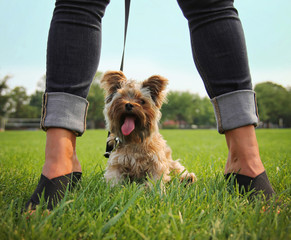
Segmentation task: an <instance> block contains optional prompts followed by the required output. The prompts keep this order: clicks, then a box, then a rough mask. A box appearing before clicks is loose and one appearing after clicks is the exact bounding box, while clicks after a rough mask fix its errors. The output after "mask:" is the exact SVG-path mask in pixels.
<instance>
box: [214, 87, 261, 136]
mask: <svg viewBox="0 0 291 240" xmlns="http://www.w3.org/2000/svg"><path fill="white" fill-rule="evenodd" d="M211 102H212V104H213V107H214V112H215V118H216V123H217V129H218V132H219V133H224V132H225V131H227V130H232V129H235V128H239V127H243V126H248V125H254V126H257V125H258V121H259V118H258V111H257V103H256V94H255V92H254V91H252V90H239V91H235V92H231V93H226V94H223V95H220V96H218V97H214V98H213V99H211Z"/></svg>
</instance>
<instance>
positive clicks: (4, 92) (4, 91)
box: [0, 76, 10, 117]
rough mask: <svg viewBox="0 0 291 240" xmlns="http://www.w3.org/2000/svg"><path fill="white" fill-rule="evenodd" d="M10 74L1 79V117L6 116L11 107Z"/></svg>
mask: <svg viewBox="0 0 291 240" xmlns="http://www.w3.org/2000/svg"><path fill="white" fill-rule="evenodd" d="M9 78H10V76H5V77H4V78H3V79H1V80H0V117H1V116H2V117H5V116H6V115H7V111H8V109H9V102H8V101H9V92H8V90H9V87H8V84H7V82H8V80H9Z"/></svg>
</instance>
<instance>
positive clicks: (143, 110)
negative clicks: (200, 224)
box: [101, 71, 196, 185]
mask: <svg viewBox="0 0 291 240" xmlns="http://www.w3.org/2000/svg"><path fill="white" fill-rule="evenodd" d="M167 84H168V80H167V79H165V78H163V77H161V76H158V75H155V76H152V77H150V78H148V79H147V80H145V81H143V82H142V83H138V82H136V81H134V80H127V79H126V77H125V76H124V74H123V73H122V72H121V71H109V72H106V73H105V75H104V76H103V78H102V80H101V87H102V88H103V89H104V90H105V92H106V99H105V108H104V115H105V120H106V126H107V128H108V130H109V131H110V132H111V134H110V136H109V137H108V142H109V144H111V145H114V144H115V141H114V139H115V138H116V137H118V138H119V139H120V144H119V145H118V146H117V147H116V149H115V151H113V152H112V153H111V154H110V157H109V160H108V165H107V168H106V172H105V179H106V181H107V182H110V184H111V185H115V184H117V183H120V182H121V181H122V180H124V179H125V178H126V177H129V178H130V179H132V180H140V179H144V178H147V177H148V178H151V179H152V180H154V181H157V180H159V179H161V178H162V180H163V182H168V181H170V179H171V177H170V173H171V172H173V173H175V174H179V176H180V178H181V179H182V180H183V179H187V180H189V181H191V182H194V181H195V179H196V177H195V174H194V173H189V172H188V171H187V170H186V169H185V168H184V167H183V166H182V165H181V164H180V163H179V162H178V161H173V160H172V156H171V149H170V148H169V147H168V146H167V144H166V141H165V140H164V139H163V137H162V136H161V134H160V133H159V129H158V122H159V120H160V118H161V112H160V108H161V106H162V104H163V102H164V100H165V97H166V94H165V91H164V90H165V88H166V85H167Z"/></svg>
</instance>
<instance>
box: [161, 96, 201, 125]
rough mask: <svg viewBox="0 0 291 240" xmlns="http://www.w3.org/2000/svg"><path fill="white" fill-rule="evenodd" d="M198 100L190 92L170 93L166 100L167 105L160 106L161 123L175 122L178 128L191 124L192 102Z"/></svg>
mask: <svg viewBox="0 0 291 240" xmlns="http://www.w3.org/2000/svg"><path fill="white" fill-rule="evenodd" d="M198 98H199V96H198V95H193V94H191V93H190V92H179V91H170V92H169V93H168V96H167V99H168V103H165V104H164V105H163V106H162V109H161V112H162V121H165V120H175V121H177V122H178V123H179V126H180V127H181V126H182V125H184V124H185V122H186V123H187V124H188V125H191V124H192V120H193V118H192V114H193V112H194V111H195V109H194V102H195V101H197V99H198Z"/></svg>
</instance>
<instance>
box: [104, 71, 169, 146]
mask: <svg viewBox="0 0 291 240" xmlns="http://www.w3.org/2000/svg"><path fill="white" fill-rule="evenodd" d="M167 84H168V80H167V79H165V78H163V77H161V76H159V75H155V76H151V77H150V78H148V79H146V80H145V81H143V82H141V83H138V82H136V81H134V80H127V79H126V77H125V76H124V74H123V73H122V72H121V71H109V72H106V73H105V74H104V76H103V78H102V80H101V87H102V88H103V89H104V90H105V92H106V98H105V108H104V115H105V120H106V125H107V128H108V130H109V131H110V132H112V133H114V134H115V135H117V136H118V137H119V138H120V139H121V140H123V141H126V142H141V141H143V139H145V138H146V137H148V136H150V134H151V133H152V132H155V131H157V130H158V127H157V123H158V121H159V120H160V117H161V113H160V108H161V106H162V104H163V102H164V100H165V97H166V94H165V91H164V90H165V88H166V86H167Z"/></svg>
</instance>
